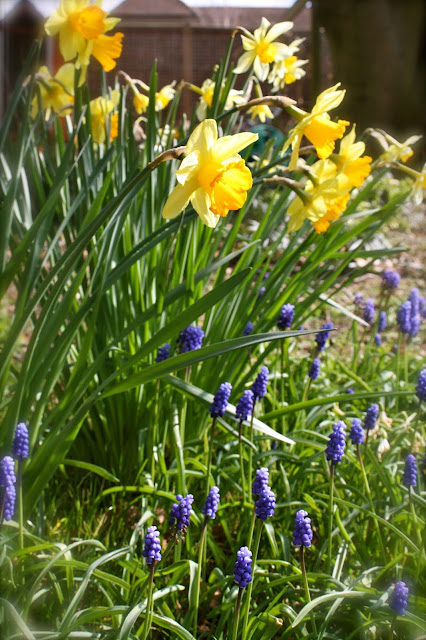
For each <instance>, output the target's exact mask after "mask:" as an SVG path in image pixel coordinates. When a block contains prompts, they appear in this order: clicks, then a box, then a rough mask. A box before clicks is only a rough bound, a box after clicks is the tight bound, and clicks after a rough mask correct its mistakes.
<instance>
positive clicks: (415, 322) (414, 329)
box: [409, 314, 422, 338]
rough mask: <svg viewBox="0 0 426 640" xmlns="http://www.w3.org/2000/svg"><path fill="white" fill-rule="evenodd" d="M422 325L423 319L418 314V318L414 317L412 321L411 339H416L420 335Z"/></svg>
mask: <svg viewBox="0 0 426 640" xmlns="http://www.w3.org/2000/svg"><path fill="white" fill-rule="evenodd" d="M421 323H422V319H421V317H420V315H419V314H417V315H416V316H412V317H411V319H410V331H409V334H410V337H411V338H415V336H416V335H417V334H418V332H419V330H420V325H421Z"/></svg>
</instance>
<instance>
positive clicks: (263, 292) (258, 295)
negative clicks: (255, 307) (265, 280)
mask: <svg viewBox="0 0 426 640" xmlns="http://www.w3.org/2000/svg"><path fill="white" fill-rule="evenodd" d="M265 293H266V287H260V289H259V293H258V294H257V297H258V298H261V297H262V296H264V295H265Z"/></svg>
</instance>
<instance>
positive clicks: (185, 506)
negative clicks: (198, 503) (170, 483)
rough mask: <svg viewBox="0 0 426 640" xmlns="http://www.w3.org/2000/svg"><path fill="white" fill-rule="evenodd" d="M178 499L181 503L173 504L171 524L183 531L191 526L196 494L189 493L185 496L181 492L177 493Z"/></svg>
mask: <svg viewBox="0 0 426 640" xmlns="http://www.w3.org/2000/svg"><path fill="white" fill-rule="evenodd" d="M176 500H177V501H178V503H179V504H173V505H172V509H171V512H170V520H169V525H170V526H171V527H173V526H175V528H176V529H177V531H182V529H186V527H188V526H189V518H190V516H191V509H192V507H191V505H192V503H193V502H194V496H193V495H192V493H188V495H187V496H185V497H183V496H181V495H180V493H178V494H177V496H176Z"/></svg>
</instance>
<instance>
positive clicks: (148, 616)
mask: <svg viewBox="0 0 426 640" xmlns="http://www.w3.org/2000/svg"><path fill="white" fill-rule="evenodd" d="M154 569H155V562H152V563H151V564H150V566H149V581H148V598H147V602H146V609H145V623H144V626H143V633H142V640H146V638H147V637H148V633H149V631H150V629H151V621H152V605H153V599H152V592H153V588H154Z"/></svg>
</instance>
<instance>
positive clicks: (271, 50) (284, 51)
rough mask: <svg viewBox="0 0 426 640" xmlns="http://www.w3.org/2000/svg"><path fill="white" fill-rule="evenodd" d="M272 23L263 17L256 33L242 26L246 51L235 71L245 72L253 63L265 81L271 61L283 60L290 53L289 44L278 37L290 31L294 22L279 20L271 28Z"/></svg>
mask: <svg viewBox="0 0 426 640" xmlns="http://www.w3.org/2000/svg"><path fill="white" fill-rule="evenodd" d="M270 25H271V23H270V22H269V20H267V19H266V18H262V21H261V23H260V27H259V28H258V29H255V31H254V33H250V32H249V31H247V30H246V29H242V28H241V27H240V30H241V31H242V33H243V35H242V36H241V40H242V42H243V49H244V51H245V53H243V55H242V56H241V57H240V59H239V60H238V64H237V66H236V68H235V69H234V73H244V72H245V71H248V70H249V69H250V67H251V66H252V65H253V71H254V73H255V75H256V76H257V77H258V78H259V80H260V81H261V82H263V81H264V80H266V78H267V77H268V73H269V65H270V64H271V62H275V61H276V60H281V59H282V58H285V57H286V55H288V47H287V45H285V44H283V43H282V42H276V39H277V38H279V36H281V35H282V34H283V33H286V32H287V31H290V29H291V28H292V27H293V23H292V22H278V23H277V24H274V25H273V26H272V27H271V28H270V29H269V27H270Z"/></svg>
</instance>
